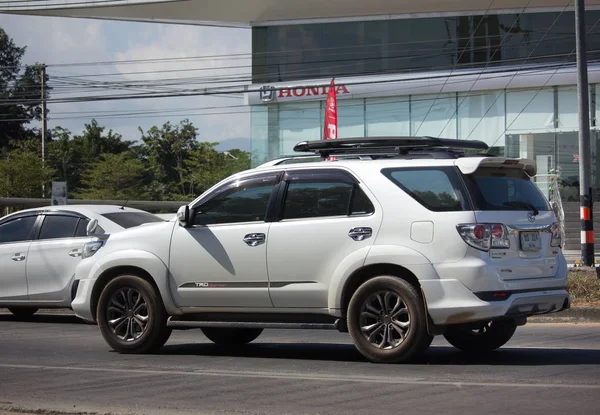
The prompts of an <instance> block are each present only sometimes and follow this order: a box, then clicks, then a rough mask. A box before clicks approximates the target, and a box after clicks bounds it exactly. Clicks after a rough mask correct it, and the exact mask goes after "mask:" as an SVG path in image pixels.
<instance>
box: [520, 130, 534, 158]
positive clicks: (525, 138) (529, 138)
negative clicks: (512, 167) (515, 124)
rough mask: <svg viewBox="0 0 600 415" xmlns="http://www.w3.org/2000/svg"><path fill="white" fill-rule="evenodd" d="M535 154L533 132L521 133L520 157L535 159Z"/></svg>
mask: <svg viewBox="0 0 600 415" xmlns="http://www.w3.org/2000/svg"><path fill="white" fill-rule="evenodd" d="M534 156H535V155H534V154H533V134H520V135H519V157H520V158H522V159H531V160H535V158H534Z"/></svg>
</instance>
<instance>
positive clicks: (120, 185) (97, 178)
mask: <svg viewBox="0 0 600 415" xmlns="http://www.w3.org/2000/svg"><path fill="white" fill-rule="evenodd" d="M143 177H144V165H143V164H142V162H141V161H140V160H139V159H136V158H131V155H130V154H128V153H126V152H123V153H120V154H109V153H106V154H102V155H101V156H100V157H99V161H97V162H95V163H92V165H91V166H90V168H89V169H88V170H87V171H86V173H84V175H83V180H82V185H83V186H84V188H83V189H82V190H80V191H79V193H78V194H77V196H78V197H80V198H82V199H104V200H107V199H108V200H129V199H131V200H144V199H147V198H148V195H147V193H146V192H145V186H144V183H143Z"/></svg>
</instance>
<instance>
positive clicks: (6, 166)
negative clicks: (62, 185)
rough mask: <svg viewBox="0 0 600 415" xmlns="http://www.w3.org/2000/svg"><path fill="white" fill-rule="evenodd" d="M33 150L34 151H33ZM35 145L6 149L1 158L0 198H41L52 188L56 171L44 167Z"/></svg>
mask: <svg viewBox="0 0 600 415" xmlns="http://www.w3.org/2000/svg"><path fill="white" fill-rule="evenodd" d="M32 148H33V149H32ZM35 148H36V145H35V143H28V144H26V145H22V146H20V147H19V148H12V149H5V150H3V151H2V154H1V157H0V197H41V196H42V184H45V185H46V188H48V187H49V186H50V183H51V182H52V180H53V178H54V169H52V168H51V167H48V166H46V167H42V161H41V159H40V156H39V155H38V153H37V151H35Z"/></svg>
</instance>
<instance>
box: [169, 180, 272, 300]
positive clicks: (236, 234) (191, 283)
mask: <svg viewBox="0 0 600 415" xmlns="http://www.w3.org/2000/svg"><path fill="white" fill-rule="evenodd" d="M277 182H278V175H277V174H259V175H254V176H251V177H248V178H244V179H238V180H234V181H230V182H227V183H225V184H223V185H222V186H220V187H219V188H218V189H216V190H215V191H214V192H211V194H209V195H207V197H205V198H203V199H201V200H200V201H199V202H198V203H197V204H196V205H195V206H193V207H192V209H191V211H190V223H192V224H193V225H192V226H190V227H182V226H176V227H175V229H174V231H173V237H172V240H171V254H170V260H169V269H170V271H171V275H172V289H173V292H174V293H175V297H176V302H177V304H178V305H180V306H183V307H257V308H264V307H272V303H271V299H270V297H269V289H268V281H269V280H268V275H267V264H266V261H267V250H266V246H267V245H266V242H267V240H268V234H269V226H270V224H269V223H268V222H267V221H266V218H267V211H268V209H269V204H270V201H271V199H272V198H273V194H274V191H273V189H274V188H275V185H276V184H277Z"/></svg>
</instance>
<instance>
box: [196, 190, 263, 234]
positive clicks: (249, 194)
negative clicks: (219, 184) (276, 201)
mask: <svg viewBox="0 0 600 415" xmlns="http://www.w3.org/2000/svg"><path fill="white" fill-rule="evenodd" d="M273 185H274V182H273V181H268V182H266V183H265V182H251V183H248V184H245V185H244V184H242V185H240V186H239V187H235V188H233V189H229V190H226V191H224V192H223V193H221V194H219V195H217V196H216V197H214V198H213V199H210V200H208V201H207V202H205V203H203V204H202V205H200V206H198V208H196V214H195V216H194V225H212V224H220V223H240V222H262V221H264V220H265V216H266V214H267V208H268V205H269V200H270V199H271V194H272V192H273Z"/></svg>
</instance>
